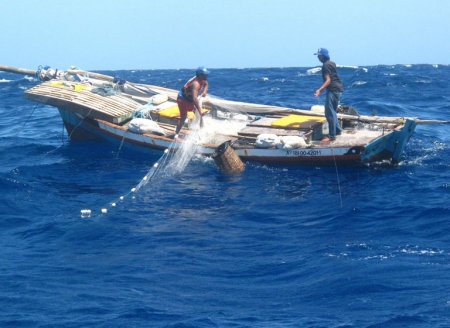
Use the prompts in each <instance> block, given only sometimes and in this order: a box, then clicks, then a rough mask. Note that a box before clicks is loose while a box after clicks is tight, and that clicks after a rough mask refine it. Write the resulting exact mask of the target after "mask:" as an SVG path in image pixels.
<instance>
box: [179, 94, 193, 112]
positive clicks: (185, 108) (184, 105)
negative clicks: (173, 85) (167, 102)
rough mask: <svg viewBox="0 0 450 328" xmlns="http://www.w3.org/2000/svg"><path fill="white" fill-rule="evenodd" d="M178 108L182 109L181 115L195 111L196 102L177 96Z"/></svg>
mask: <svg viewBox="0 0 450 328" xmlns="http://www.w3.org/2000/svg"><path fill="white" fill-rule="evenodd" d="M177 104H178V109H179V110H180V116H185V115H187V113H188V112H193V111H194V108H195V106H194V102H190V101H188V100H186V99H184V98H183V97H178V98H177Z"/></svg>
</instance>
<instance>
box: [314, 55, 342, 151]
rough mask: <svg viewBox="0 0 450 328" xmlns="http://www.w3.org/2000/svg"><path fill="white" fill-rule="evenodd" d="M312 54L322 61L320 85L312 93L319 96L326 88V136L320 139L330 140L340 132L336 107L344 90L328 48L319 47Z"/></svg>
mask: <svg viewBox="0 0 450 328" xmlns="http://www.w3.org/2000/svg"><path fill="white" fill-rule="evenodd" d="M314 55H316V56H317V57H318V58H319V60H320V62H321V63H322V78H323V84H322V86H321V87H320V88H319V89H317V90H316V92H315V93H314V95H315V96H316V97H319V96H320V95H321V94H322V92H323V91H324V90H325V89H326V90H327V98H326V100H325V117H326V119H327V122H328V136H327V137H325V138H323V139H322V141H324V142H330V141H333V140H335V139H336V136H337V135H340V134H341V132H342V130H341V128H340V126H339V121H338V117H337V109H338V105H339V100H340V99H341V95H342V92H344V85H343V84H342V82H341V80H340V78H339V76H338V74H337V69H336V64H335V63H334V62H332V61H331V60H330V55H329V54H328V50H327V49H325V48H319V50H318V51H317V52H316V53H315V54H314Z"/></svg>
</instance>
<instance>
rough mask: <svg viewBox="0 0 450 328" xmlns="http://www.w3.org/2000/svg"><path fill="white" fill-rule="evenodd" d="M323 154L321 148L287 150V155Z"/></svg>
mask: <svg viewBox="0 0 450 328" xmlns="http://www.w3.org/2000/svg"><path fill="white" fill-rule="evenodd" d="M320 155H322V151H321V150H319V149H308V150H299V149H293V150H287V151H286V156H320Z"/></svg>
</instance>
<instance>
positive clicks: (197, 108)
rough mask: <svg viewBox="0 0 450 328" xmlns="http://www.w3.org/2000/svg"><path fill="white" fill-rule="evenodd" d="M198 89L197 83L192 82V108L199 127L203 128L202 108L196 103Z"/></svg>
mask: <svg viewBox="0 0 450 328" xmlns="http://www.w3.org/2000/svg"><path fill="white" fill-rule="evenodd" d="M199 89H200V84H199V83H198V82H194V85H193V88H192V98H193V100H194V107H195V110H196V111H197V113H198V114H199V117H200V127H203V117H202V108H201V106H200V102H199V101H198V91H199Z"/></svg>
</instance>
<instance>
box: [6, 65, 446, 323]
mask: <svg viewBox="0 0 450 328" xmlns="http://www.w3.org/2000/svg"><path fill="white" fill-rule="evenodd" d="M102 73H106V74H109V75H116V74H119V75H120V76H121V77H122V78H125V79H127V80H129V81H132V82H139V83H149V84H156V85H161V86H165V87H169V88H174V89H178V88H180V87H181V86H182V84H183V83H184V82H185V80H186V79H187V78H189V77H190V76H191V75H192V72H191V71H190V70H139V71H115V72H111V71H110V72H102ZM339 74H340V75H341V78H342V80H343V82H344V84H345V85H346V91H345V93H344V95H343V98H342V103H344V104H349V105H353V106H354V107H356V108H357V109H358V111H359V112H360V113H362V114H368V115H370V114H376V115H393V116H413V117H420V118H424V119H443V120H450V78H449V76H450V66H443V65H395V66H369V67H340V68H339ZM209 80H210V93H211V94H213V95H216V96H220V97H223V98H226V99H232V100H240V101H246V102H254V103H264V104H274V105H282V106H289V107H295V108H309V107H310V106H312V105H316V104H322V103H323V101H324V97H323V96H322V98H320V99H317V98H315V97H314V96H313V93H314V90H316V89H317V88H318V87H319V86H320V85H321V82H322V77H321V73H320V72H318V71H317V70H315V69H311V68H261V69H212V70H211V75H210V79H209ZM37 83H38V81H37V80H35V79H33V78H24V77H23V76H21V75H14V74H8V73H0V117H1V119H0V190H1V196H0V197H1V198H0V200H1V201H0V254H1V255H0V327H77V328H78V327H177V328H182V327H183V328H188V327H193V328H194V327H315V328H318V327H327V328H328V327H336V328H337V327H339V328H344V327H346V328H347V327H371V328H375V327H377V328H378V327H380V328H381V327H383V328H384V327H442V328H443V327H450V125H449V124H447V125H444V124H441V125H420V126H418V127H417V129H416V132H415V133H414V135H413V137H412V138H411V140H410V142H409V143H408V145H407V148H406V150H405V152H404V154H403V158H402V161H401V162H400V164H399V165H398V166H389V165H370V166H363V167H337V168H335V167H311V166H310V167H293V166H266V165H261V164H248V165H247V167H246V170H245V172H244V173H243V174H241V175H240V176H237V177H229V176H225V175H223V174H222V173H221V172H219V171H218V169H217V168H216V166H215V164H214V162H213V161H208V160H202V159H194V160H193V161H191V162H190V163H189V165H188V166H187V167H186V169H185V170H184V171H182V172H181V173H177V174H174V175H159V176H156V177H155V178H154V179H152V180H151V181H150V182H149V183H148V184H147V185H145V186H144V187H143V188H141V189H140V190H139V192H136V193H133V196H130V195H129V192H130V189H131V188H133V187H134V186H136V185H137V184H138V183H139V182H140V181H141V179H142V177H143V176H145V175H146V173H147V171H148V170H149V169H150V168H151V167H152V165H154V163H156V162H158V160H159V159H160V157H161V155H162V153H161V152H158V151H155V152H154V154H150V155H143V154H138V153H134V152H132V151H131V150H129V149H127V148H123V149H118V147H116V146H111V145H108V144H106V143H103V142H101V141H98V142H95V141H89V142H88V141H85V142H82V141H70V140H68V139H67V132H65V131H64V129H63V125H62V121H61V118H60V116H59V114H58V111H57V110H56V109H55V108H52V107H49V106H45V105H42V104H35V103H32V102H30V101H28V100H26V99H25V97H24V91H25V90H26V89H27V88H29V87H32V86H34V85H36V84H37ZM121 195H128V196H127V197H125V198H124V200H123V201H119V202H118V203H117V206H116V207H114V208H111V207H108V208H109V211H108V213H106V214H102V213H101V212H99V210H100V209H101V208H104V207H105V206H109V205H110V204H111V202H112V201H114V200H116V199H118V198H119V197H120V196H121ZM82 209H92V212H93V215H92V216H91V217H88V218H83V217H81V215H80V210H82Z"/></svg>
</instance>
